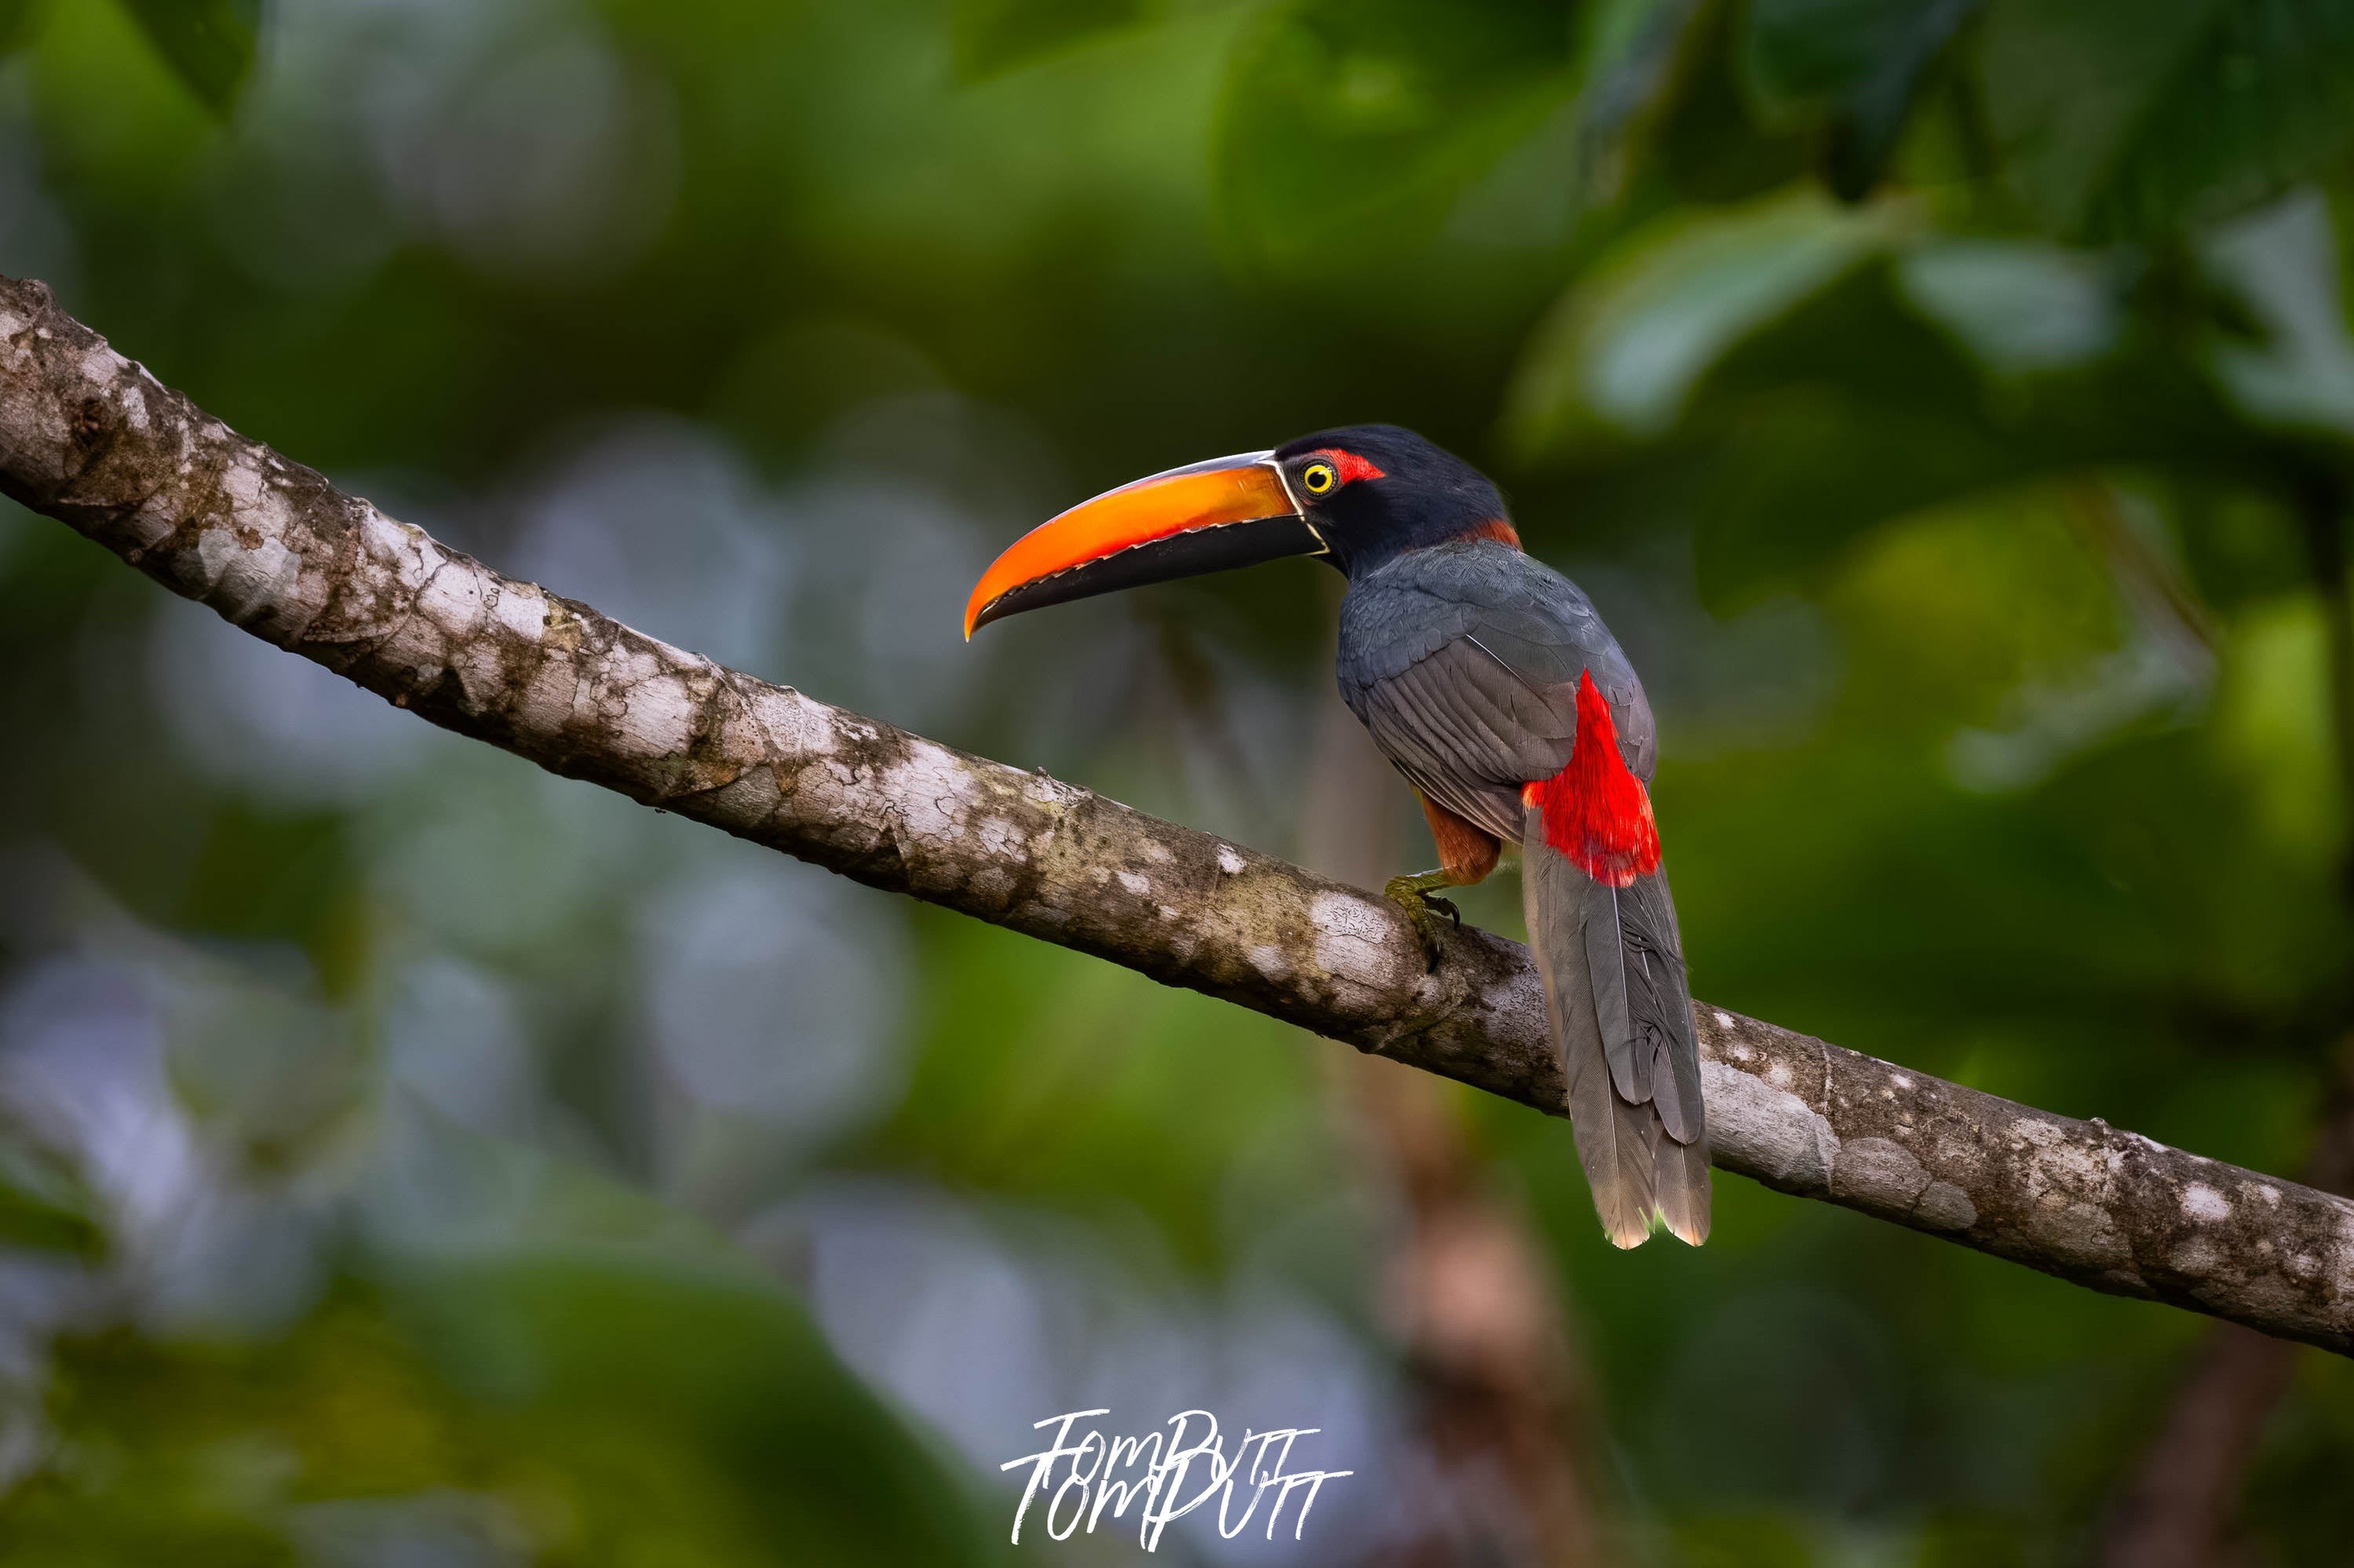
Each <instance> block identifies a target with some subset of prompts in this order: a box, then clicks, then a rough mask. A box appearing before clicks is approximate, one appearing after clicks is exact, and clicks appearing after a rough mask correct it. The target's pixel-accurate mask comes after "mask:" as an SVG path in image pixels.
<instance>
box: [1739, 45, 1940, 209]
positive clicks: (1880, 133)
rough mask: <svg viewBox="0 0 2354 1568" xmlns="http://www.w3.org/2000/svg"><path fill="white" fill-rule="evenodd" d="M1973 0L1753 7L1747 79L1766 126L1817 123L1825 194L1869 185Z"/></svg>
mask: <svg viewBox="0 0 2354 1568" xmlns="http://www.w3.org/2000/svg"><path fill="white" fill-rule="evenodd" d="M1979 3H1980V0H1755V3H1754V4H1752V5H1750V7H1749V26H1748V36H1747V38H1746V45H1747V48H1746V51H1745V53H1746V58H1747V64H1748V68H1749V76H1750V80H1751V82H1752V84H1753V85H1754V86H1755V90H1756V91H1757V95H1758V97H1759V99H1760V101H1761V102H1762V106H1763V107H1764V109H1765V112H1766V115H1767V117H1768V118H1769V119H1772V120H1776V121H1781V122H1790V121H1793V120H1803V119H1819V120H1821V121H1823V122H1827V123H1828V125H1829V145H1828V147H1827V148H1826V153H1827V156H1828V162H1829V168H1828V174H1829V180H1830V185H1831V188H1832V190H1833V191H1835V192H1836V193H1838V195H1839V196H1840V197H1841V198H1842V199H1843V200H1847V201H1855V200H1858V199H1860V198H1861V196H1863V195H1864V194H1865V193H1867V192H1868V191H1870V190H1871V188H1872V185H1875V184H1877V183H1878V181H1879V178H1880V175H1881V172H1882V168H1883V167H1884V166H1885V165H1886V164H1887V160H1888V154H1889V153H1890V152H1891V151H1892V150H1893V148H1894V147H1895V145H1896V138H1897V135H1898V133H1899V132H1902V131H1903V128H1904V122H1905V119H1906V117H1907V115H1908V114H1909V113H1910V111H1911V110H1912V107H1913V103H1914V97H1915V92H1916V89H1917V88H1918V86H1919V84H1920V82H1921V80H1922V77H1923V73H1924V70H1925V68H1926V67H1927V66H1928V64H1929V62H1930V60H1931V59H1932V58H1935V56H1936V54H1937V52H1938V50H1940V49H1942V48H1944V47H1945V46H1946V43H1947V42H1948V41H1949V40H1950V39H1951V38H1952V37H1954V34H1955V32H1956V29H1958V28H1959V27H1960V26H1961V25H1962V23H1963V22H1964V21H1966V20H1967V18H1968V17H1969V16H1970V14H1971V13H1972V12H1973V11H1975V10H1977V9H1978V5H1979Z"/></svg>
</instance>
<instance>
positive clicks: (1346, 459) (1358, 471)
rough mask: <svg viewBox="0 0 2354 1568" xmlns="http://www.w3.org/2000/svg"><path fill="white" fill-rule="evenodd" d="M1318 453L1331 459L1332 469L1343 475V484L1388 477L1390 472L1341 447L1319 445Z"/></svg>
mask: <svg viewBox="0 0 2354 1568" xmlns="http://www.w3.org/2000/svg"><path fill="white" fill-rule="evenodd" d="M1316 455H1317V456H1318V457H1320V458H1329V459H1330V460H1331V463H1332V471H1333V472H1334V473H1336V474H1339V475H1340V476H1341V483H1342V484H1353V483H1355V482H1357V481H1358V480H1361V479H1387V478H1388V477H1389V475H1388V474H1386V473H1384V471H1382V470H1380V469H1378V468H1376V467H1374V466H1373V464H1372V463H1370V462H1367V461H1365V460H1364V459H1363V458H1361V457H1359V456H1358V455H1357V454H1356V453H1354V452H1344V451H1342V450H1341V449H1340V448H1339V447H1319V448H1317V449H1316Z"/></svg>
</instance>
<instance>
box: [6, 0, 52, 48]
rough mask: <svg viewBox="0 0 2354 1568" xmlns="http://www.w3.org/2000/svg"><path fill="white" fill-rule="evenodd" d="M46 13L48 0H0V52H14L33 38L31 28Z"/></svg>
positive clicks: (36, 24)
mask: <svg viewBox="0 0 2354 1568" xmlns="http://www.w3.org/2000/svg"><path fill="white" fill-rule="evenodd" d="M47 15H48V0H0V54H14V53H15V52H16V50H18V49H21V48H24V47H25V46H26V45H27V44H28V43H30V42H32V40H33V29H34V28H35V27H36V26H38V25H39V24H40V21H41V18H42V17H43V16H47Z"/></svg>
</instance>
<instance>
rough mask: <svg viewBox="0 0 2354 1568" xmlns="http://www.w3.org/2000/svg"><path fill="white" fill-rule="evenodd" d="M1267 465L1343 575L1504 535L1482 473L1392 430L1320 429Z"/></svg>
mask: <svg viewBox="0 0 2354 1568" xmlns="http://www.w3.org/2000/svg"><path fill="white" fill-rule="evenodd" d="M1274 461H1275V462H1276V465H1277V466H1278V468H1280V469H1281V470H1282V471H1283V477H1284V482H1285V483H1286V485H1287V486H1288V487H1289V489H1290V491H1291V493H1292V496H1293V498H1294V499H1295V500H1297V501H1298V502H1299V505H1300V507H1301V509H1302V510H1303V511H1304V512H1305V513H1306V514H1307V517H1308V522H1309V524H1310V526H1311V527H1313V528H1314V529H1315V530H1316V532H1317V533H1318V534H1319V535H1322V537H1323V539H1324V541H1325V543H1326V545H1327V546H1330V549H1331V561H1332V564H1333V565H1334V566H1336V567H1340V568H1341V570H1342V571H1344V572H1347V573H1349V574H1351V575H1352V576H1355V575H1357V574H1359V573H1363V572H1366V571H1370V570H1372V569H1373V567H1378V566H1380V565H1382V564H1383V563H1384V562H1385V561H1388V560H1390V559H1392V558H1393V557H1394V556H1397V555H1398V554H1399V553H1400V552H1402V551H1405V550H1416V549H1421V548H1423V547H1424V546H1429V545H1437V544H1441V543H1444V542H1445V541H1447V540H1449V539H1460V538H1465V537H1469V536H1473V535H1482V536H1488V537H1500V538H1509V537H1511V523H1510V521H1509V520H1508V519H1507V517H1506V516H1505V513H1504V498H1503V497H1502V496H1501V495H1500V494H1499V493H1497V491H1496V487H1495V485H1493V484H1492V483H1490V482H1489V480H1488V477H1487V475H1485V474H1483V473H1481V472H1480V471H1479V470H1478V469H1476V468H1473V467H1472V466H1471V465H1470V464H1469V463H1468V462H1465V461H1463V460H1462V459H1461V458H1459V457H1457V456H1456V455H1455V454H1454V453H1453V452H1450V451H1448V450H1446V449H1445V448H1444V447H1440V446H1437V445H1436V444H1434V443H1433V442H1430V441H1428V440H1424V439H1423V438H1422V437H1420V436H1418V435H1416V434H1415V433H1414V432H1413V431H1412V430H1409V429H1403V428H1401V427H1399V426H1396V425H1345V426H1342V427H1341V428H1340V429H1331V430H1319V431H1317V432H1316V433H1315V434H1314V435H1312V436H1302V437H1300V438H1299V440H1296V441H1292V442H1289V443H1288V444H1287V445H1285V446H1281V447H1278V448H1277V449H1276V450H1275V453H1274Z"/></svg>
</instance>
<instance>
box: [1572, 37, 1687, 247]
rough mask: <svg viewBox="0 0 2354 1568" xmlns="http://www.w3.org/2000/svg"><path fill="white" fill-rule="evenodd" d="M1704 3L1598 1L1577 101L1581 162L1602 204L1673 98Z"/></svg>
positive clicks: (1616, 187) (1620, 181)
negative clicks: (1679, 65) (1680, 62)
mask: <svg viewBox="0 0 2354 1568" xmlns="http://www.w3.org/2000/svg"><path fill="white" fill-rule="evenodd" d="M1701 13H1702V5H1701V0H1603V4H1601V5H1596V6H1595V7H1593V10H1592V13H1591V17H1590V20H1589V22H1588V24H1587V28H1586V31H1587V35H1588V41H1587V45H1586V52H1585V53H1586V65H1585V85H1584V86H1583V87H1582V88H1581V89H1580V90H1579V93H1578V99H1579V104H1578V109H1579V124H1578V141H1579V148H1578V151H1579V154H1580V162H1581V163H1582V164H1583V165H1584V170H1583V173H1584V175H1585V183H1586V185H1588V186H1589V187H1590V188H1591V189H1592V191H1593V192H1594V194H1595V195H1596V196H1598V197H1600V198H1602V199H1605V200H1607V199H1609V198H1611V197H1614V196H1617V194H1618V192H1619V191H1620V190H1621V189H1622V188H1624V186H1625V185H1626V183H1627V173H1628V164H1629V163H1630V162H1631V161H1632V158H1633V154H1634V152H1635V151H1636V145H1637V143H1639V142H1640V141H1641V140H1642V139H1643V137H1644V134H1645V133H1646V132H1649V130H1651V129H1652V128H1653V126H1654V125H1655V124H1656V122H1658V120H1659V118H1660V116H1661V115H1662V114H1663V113H1664V112H1665V111H1666V110H1667V107H1668V102H1669V100H1670V99H1671V98H1672V97H1673V96H1674V87H1675V80H1676V76H1677V70H1676V66H1677V62H1678V60H1679V58H1681V56H1682V55H1683V54H1684V52H1685V51H1686V49H1687V48H1688V42H1689V39H1690V37H1691V34H1692V33H1693V32H1694V31H1695V29H1694V28H1693V27H1692V26H1691V23H1692V19H1693V18H1694V17H1695V16H1699V15H1701Z"/></svg>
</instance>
